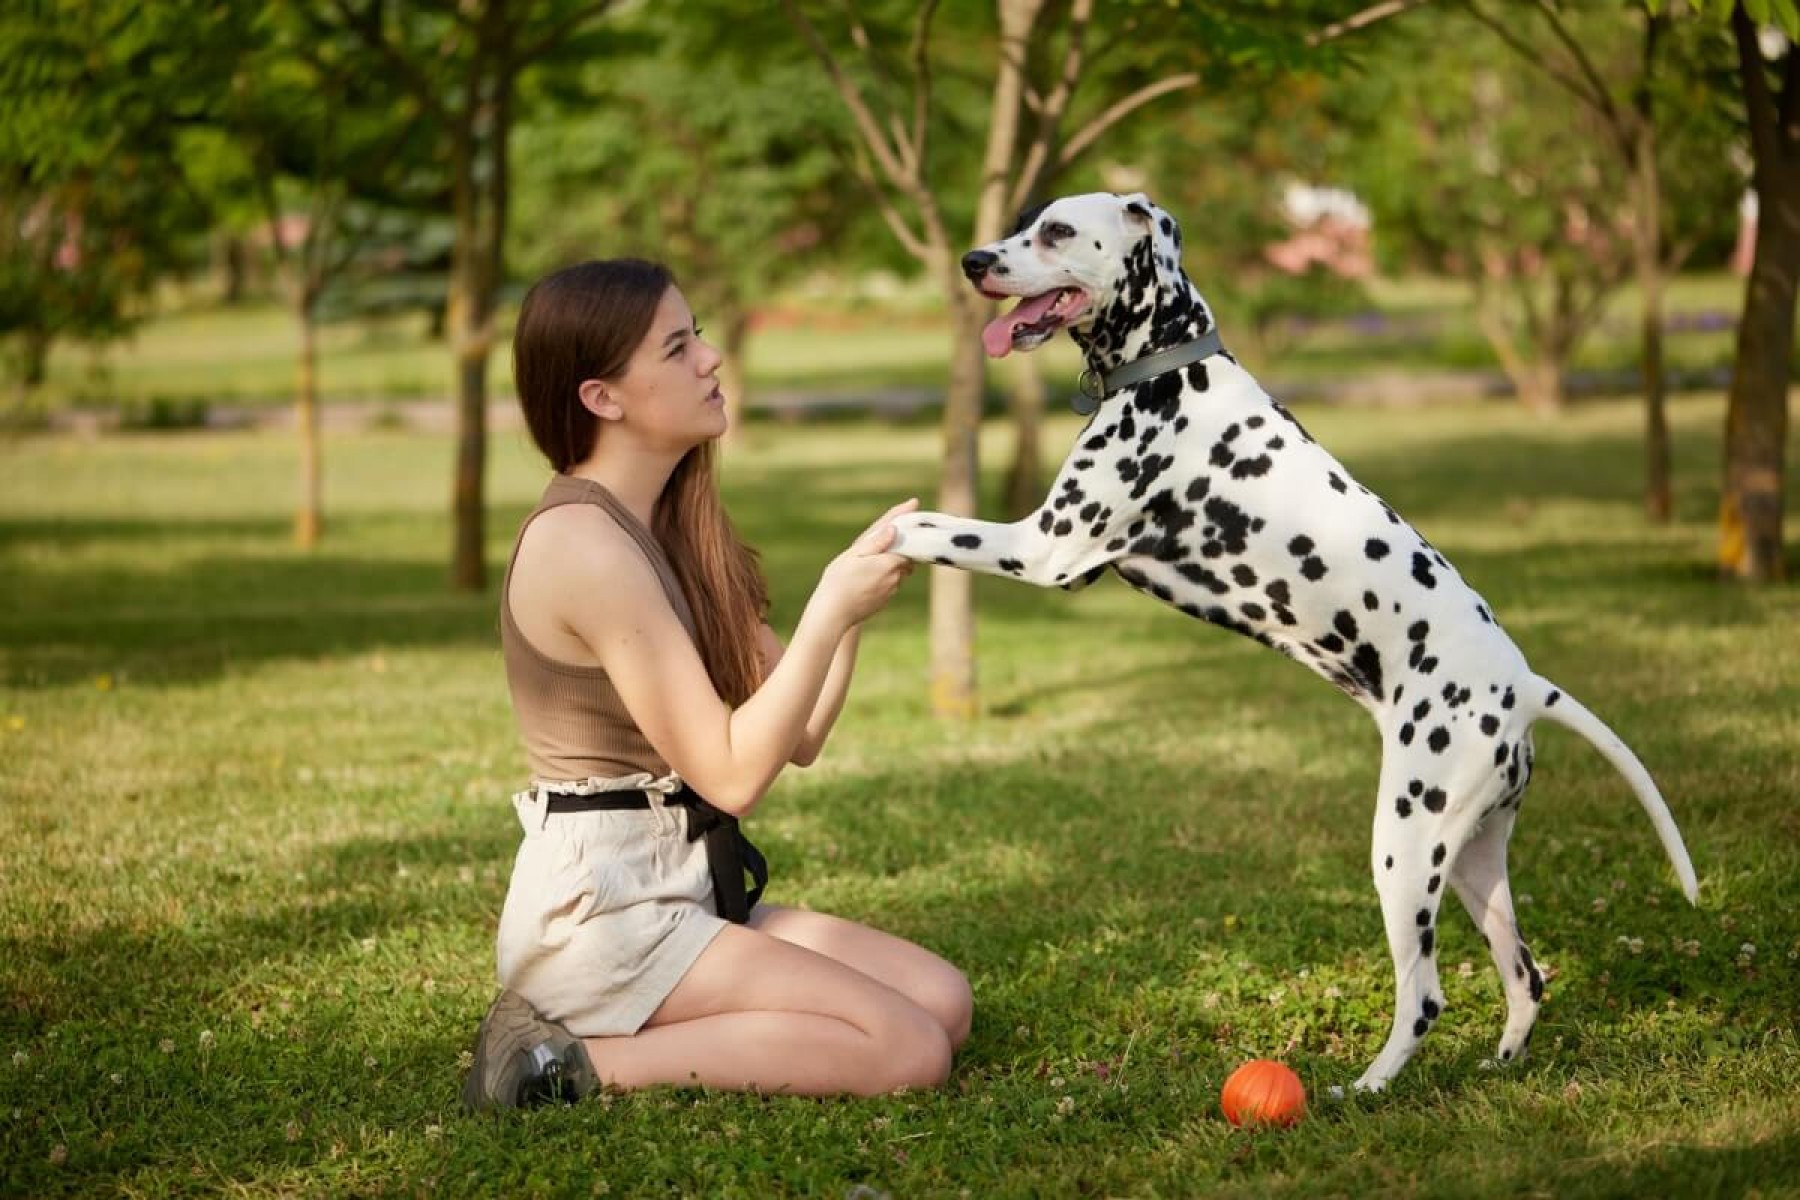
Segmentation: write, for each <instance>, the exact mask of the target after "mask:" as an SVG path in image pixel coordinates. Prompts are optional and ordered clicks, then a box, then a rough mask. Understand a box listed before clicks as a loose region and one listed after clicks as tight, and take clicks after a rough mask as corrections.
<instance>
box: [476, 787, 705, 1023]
mask: <svg viewBox="0 0 1800 1200" xmlns="http://www.w3.org/2000/svg"><path fill="white" fill-rule="evenodd" d="M608 782H609V783H611V782H613V781H608ZM619 782H624V781H619ZM605 790H612V789H611V788H607V789H605ZM653 799H654V804H653V807H651V808H647V809H618V810H600V811H594V812H566V813H556V814H554V815H552V814H550V813H547V812H546V811H545V805H544V792H543V791H541V790H534V791H530V792H521V793H519V794H518V795H516V796H514V797H513V807H514V809H515V810H517V812H518V815H519V824H520V825H521V826H523V827H524V830H525V840H524V841H523V843H521V844H520V846H519V853H518V857H517V858H515V859H514V860H513V873H512V882H511V884H510V885H509V887H508V888H507V892H506V906H505V908H504V909H502V911H501V913H500V932H499V936H498V938H497V939H496V949H497V951H498V958H499V967H500V983H501V985H502V986H504V987H508V988H511V989H512V990H513V991H515V992H517V993H519V995H521V996H523V997H524V998H525V999H526V1000H527V1001H529V1002H530V1003H531V1005H532V1007H534V1008H536V1009H537V1010H538V1011H539V1012H541V1013H543V1014H544V1016H546V1017H548V1018H550V1019H551V1020H553V1021H560V1022H561V1023H563V1024H564V1025H566V1026H568V1028H569V1031H570V1032H571V1033H574V1034H575V1035H577V1036H579V1037H612V1036H618V1035H622V1034H633V1033H636V1032H637V1031H638V1030H639V1029H641V1028H643V1025H644V1022H645V1021H648V1020H649V1019H650V1017H651V1015H652V1014H653V1013H655V1012H656V1010H657V1008H658V1007H659V1006H660V1005H661V1004H662V1002H663V1001H664V1000H665V999H667V998H668V995H669V993H670V992H672V991H674V990H675V985H676V984H677V983H679V982H681V978H682V976H684V975H686V974H687V971H688V968H689V967H691V966H693V965H694V960H695V959H697V958H699V957H700V953H701V951H703V950H705V949H706V947H707V946H708V945H709V944H711V942H712V940H713V938H715V937H717V936H718V933H719V930H721V929H723V928H725V925H726V923H727V922H726V921H725V920H724V919H723V918H721V917H720V916H719V915H718V914H717V913H716V912H715V911H714V908H713V887H712V873H711V870H710V869H709V867H708V864H707V858H706V843H705V842H704V841H697V842H690V841H688V836H687V830H688V810H687V809H686V808H683V807H679V806H677V807H668V806H665V805H664V804H663V803H662V797H661V796H660V795H655V796H653Z"/></svg>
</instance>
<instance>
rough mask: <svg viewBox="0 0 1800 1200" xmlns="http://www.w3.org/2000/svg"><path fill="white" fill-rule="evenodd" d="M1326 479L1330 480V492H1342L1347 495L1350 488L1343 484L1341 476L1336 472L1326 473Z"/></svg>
mask: <svg viewBox="0 0 1800 1200" xmlns="http://www.w3.org/2000/svg"><path fill="white" fill-rule="evenodd" d="M1326 478H1327V479H1329V480H1331V490H1332V491H1334V492H1342V493H1345V494H1346V495H1347V494H1349V491H1350V488H1349V487H1348V486H1347V485H1346V484H1345V483H1344V479H1343V476H1341V475H1339V474H1338V473H1337V472H1336V471H1330V472H1327V473H1326Z"/></svg>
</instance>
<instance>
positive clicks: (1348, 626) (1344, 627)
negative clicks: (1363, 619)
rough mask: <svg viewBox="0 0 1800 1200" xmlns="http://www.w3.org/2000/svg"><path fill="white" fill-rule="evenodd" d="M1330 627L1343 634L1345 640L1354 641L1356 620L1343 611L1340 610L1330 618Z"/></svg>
mask: <svg viewBox="0 0 1800 1200" xmlns="http://www.w3.org/2000/svg"><path fill="white" fill-rule="evenodd" d="M1331 627H1332V628H1333V629H1335V630H1337V631H1338V632H1339V633H1341V634H1343V635H1344V637H1345V639H1346V640H1348V641H1352V642H1354V641H1355V640H1356V618H1355V617H1353V616H1351V615H1350V614H1349V613H1348V612H1345V611H1344V610H1343V609H1341V608H1340V609H1339V610H1338V611H1337V615H1336V616H1334V617H1332V618H1331Z"/></svg>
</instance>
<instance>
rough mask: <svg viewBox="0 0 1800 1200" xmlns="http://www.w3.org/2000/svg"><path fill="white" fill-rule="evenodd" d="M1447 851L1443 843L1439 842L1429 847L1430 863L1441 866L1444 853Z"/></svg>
mask: <svg viewBox="0 0 1800 1200" xmlns="http://www.w3.org/2000/svg"><path fill="white" fill-rule="evenodd" d="M1447 853H1448V849H1447V848H1446V847H1445V845H1444V843H1442V842H1439V843H1438V844H1437V845H1435V846H1433V847H1432V848H1431V865H1432V866H1434V867H1440V866H1442V865H1443V864H1444V855H1445V854H1447Z"/></svg>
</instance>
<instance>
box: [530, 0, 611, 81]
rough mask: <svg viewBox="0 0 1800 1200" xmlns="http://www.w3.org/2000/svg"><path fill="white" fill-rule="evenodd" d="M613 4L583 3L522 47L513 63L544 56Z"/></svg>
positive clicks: (596, 0)
mask: <svg viewBox="0 0 1800 1200" xmlns="http://www.w3.org/2000/svg"><path fill="white" fill-rule="evenodd" d="M612 6H613V0H593V2H592V3H590V4H584V5H582V6H581V7H580V8H578V9H576V10H575V11H574V12H572V13H570V14H569V15H568V16H566V17H564V18H563V19H562V20H560V21H558V22H557V23H556V24H555V25H552V26H551V27H550V28H549V29H547V30H546V31H545V32H544V36H542V37H540V38H538V39H536V40H535V41H532V42H528V43H527V44H526V45H524V46H522V47H520V49H519V52H518V53H517V54H516V55H514V56H513V59H512V62H513V64H514V65H517V66H523V65H524V64H526V63H529V62H535V61H536V60H537V59H539V58H542V57H543V56H544V55H545V54H548V53H549V52H550V51H551V49H553V48H554V47H555V46H556V44H557V43H558V42H560V41H562V40H563V39H564V38H566V37H568V36H569V35H570V34H571V33H573V32H575V30H576V29H577V28H578V27H579V26H581V25H583V24H585V23H587V22H588V21H590V20H592V19H593V18H595V17H599V16H604V15H605V14H606V10H607V9H609V8H611V7H612Z"/></svg>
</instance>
